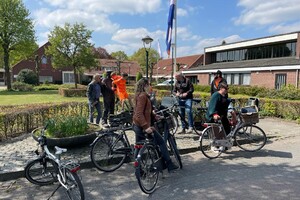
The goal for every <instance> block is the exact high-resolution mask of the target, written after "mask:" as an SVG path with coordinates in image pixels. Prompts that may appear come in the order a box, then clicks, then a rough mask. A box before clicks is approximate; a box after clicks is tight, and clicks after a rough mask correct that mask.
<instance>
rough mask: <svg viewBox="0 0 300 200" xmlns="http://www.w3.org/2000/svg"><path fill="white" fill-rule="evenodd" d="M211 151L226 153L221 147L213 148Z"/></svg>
mask: <svg viewBox="0 0 300 200" xmlns="http://www.w3.org/2000/svg"><path fill="white" fill-rule="evenodd" d="M211 150H212V151H214V152H216V153H219V152H222V151H224V147H222V146H221V147H219V146H212V147H211Z"/></svg>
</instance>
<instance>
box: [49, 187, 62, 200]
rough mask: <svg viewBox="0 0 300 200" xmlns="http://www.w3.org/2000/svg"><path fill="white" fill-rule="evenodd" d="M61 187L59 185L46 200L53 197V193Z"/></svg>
mask: <svg viewBox="0 0 300 200" xmlns="http://www.w3.org/2000/svg"><path fill="white" fill-rule="evenodd" d="M60 187H61V185H60V184H59V185H58V187H57V188H56V189H55V190H54V191H53V192H52V194H51V196H50V197H49V198H48V199H47V200H49V199H50V198H51V197H53V195H54V194H55V192H56V191H57V190H58V189H59V188H60Z"/></svg>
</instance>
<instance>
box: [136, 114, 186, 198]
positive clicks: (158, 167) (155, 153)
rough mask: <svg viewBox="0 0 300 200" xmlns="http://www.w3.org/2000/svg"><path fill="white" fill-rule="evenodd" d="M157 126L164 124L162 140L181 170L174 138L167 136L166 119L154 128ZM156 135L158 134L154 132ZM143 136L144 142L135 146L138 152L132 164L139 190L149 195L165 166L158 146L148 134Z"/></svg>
mask: <svg viewBox="0 0 300 200" xmlns="http://www.w3.org/2000/svg"><path fill="white" fill-rule="evenodd" d="M158 124H164V126H163V127H164V131H165V132H164V138H167V141H168V146H169V148H170V152H171V153H170V156H171V155H172V154H173V156H174V157H175V160H176V162H177V164H178V165H179V167H180V168H182V161H181V157H180V154H179V151H178V149H177V145H176V141H175V138H174V136H173V135H172V134H169V131H168V124H167V119H163V120H162V121H160V122H158V123H156V127H159V126H160V125H158ZM156 134H159V132H156ZM145 135H146V136H145V141H141V142H139V143H136V145H135V149H136V150H138V153H137V156H136V160H135V162H134V166H135V176H136V178H137V181H138V184H139V186H140V188H141V190H142V191H143V192H144V193H146V194H151V193H153V192H154V190H155V188H156V185H157V182H158V177H159V173H160V172H161V173H163V170H164V169H166V168H167V166H166V164H165V162H164V160H163V158H162V156H161V152H160V148H159V146H158V145H156V144H155V143H154V141H153V139H152V138H151V137H150V138H149V136H148V134H145ZM171 159H172V157H171Z"/></svg>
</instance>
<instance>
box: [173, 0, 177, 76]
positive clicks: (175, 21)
mask: <svg viewBox="0 0 300 200" xmlns="http://www.w3.org/2000/svg"><path fill="white" fill-rule="evenodd" d="M174 26H175V29H174V32H175V33H174V43H175V47H174V66H173V70H174V71H173V74H174V75H175V74H176V68H177V67H176V66H177V65H176V51H177V0H175V9H174Z"/></svg>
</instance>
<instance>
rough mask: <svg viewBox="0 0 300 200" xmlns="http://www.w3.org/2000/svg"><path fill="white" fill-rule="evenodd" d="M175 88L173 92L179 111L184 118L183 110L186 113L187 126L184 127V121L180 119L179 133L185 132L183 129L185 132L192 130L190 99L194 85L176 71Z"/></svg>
mask: <svg viewBox="0 0 300 200" xmlns="http://www.w3.org/2000/svg"><path fill="white" fill-rule="evenodd" d="M175 79H176V83H175V88H174V91H173V93H174V94H175V95H176V96H177V97H178V101H179V102H178V104H179V106H180V113H181V115H182V117H183V118H185V112H186V113H187V115H188V125H189V127H185V123H184V122H183V121H182V131H181V133H185V129H188V131H187V132H189V133H191V132H193V123H194V122H193V110H192V103H193V102H192V100H193V92H194V86H193V84H192V83H191V81H190V80H189V79H187V78H185V77H184V76H183V74H182V73H181V72H177V73H176V74H175Z"/></svg>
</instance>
